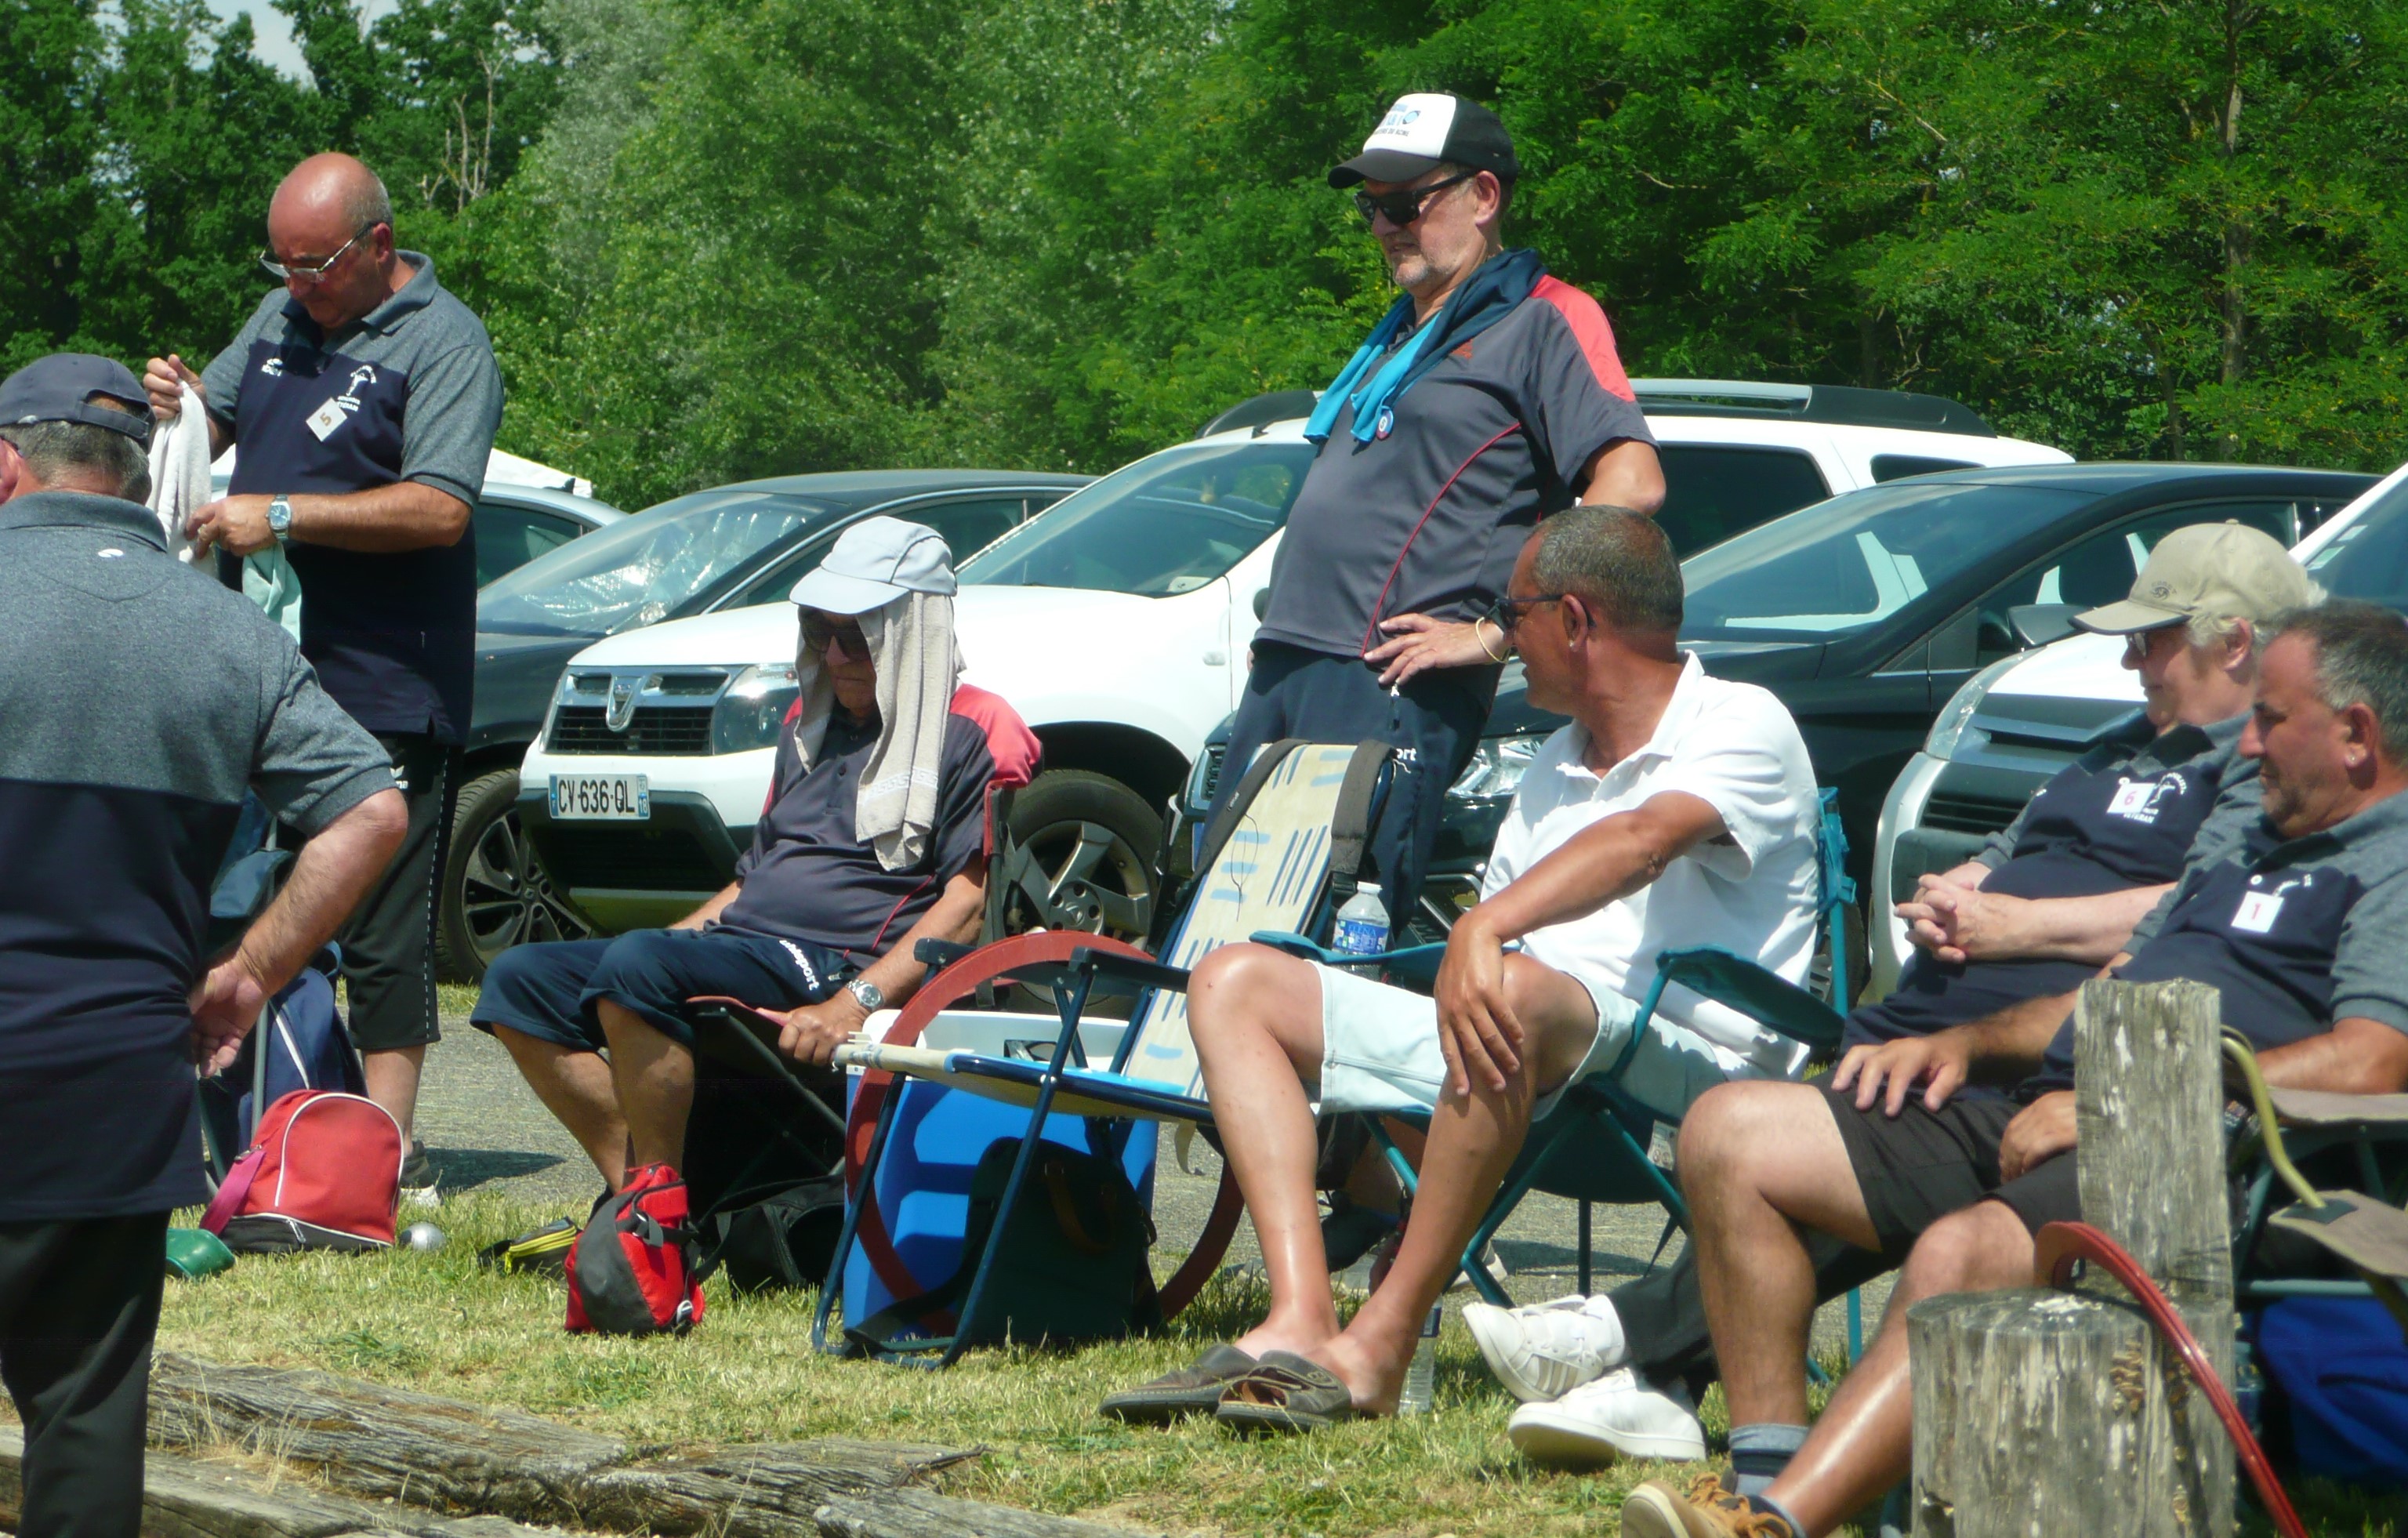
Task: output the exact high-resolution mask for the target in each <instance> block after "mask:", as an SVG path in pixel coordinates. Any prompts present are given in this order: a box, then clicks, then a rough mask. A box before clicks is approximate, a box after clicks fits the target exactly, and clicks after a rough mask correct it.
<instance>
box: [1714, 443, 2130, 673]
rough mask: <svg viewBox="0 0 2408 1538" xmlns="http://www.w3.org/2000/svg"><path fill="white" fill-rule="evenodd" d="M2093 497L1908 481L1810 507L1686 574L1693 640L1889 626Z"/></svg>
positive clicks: (1736, 541)
mask: <svg viewBox="0 0 2408 1538" xmlns="http://www.w3.org/2000/svg"><path fill="white" fill-rule="evenodd" d="M2092 499H2093V498H2092V496H2091V494H2089V493H2086V492H2071V491H2059V490H2056V489H2054V488H2050V487H2045V486H1985V485H1968V484H1965V483H1963V482H1938V483H1933V482H1899V483H1895V484H1891V485H1885V486H1871V487H1867V488H1866V489H1864V490H1862V491H1854V492H1848V493H1845V494H1843V495H1842V496H1834V497H1832V498H1831V499H1830V500H1829V501H1828V502H1817V503H1815V504H1814V505H1813V507H1810V508H1800V509H1799V510H1797V511H1796V512H1793V513H1790V514H1788V515H1786V516H1785V517H1781V518H1776V519H1774V520H1773V521H1772V522H1771V523H1769V524H1765V525H1760V526H1758V527H1756V528H1753V529H1750V530H1748V531H1747V532H1746V533H1744V534H1742V535H1739V536H1737V537H1736V538H1733V539H1726V540H1724V541H1723V542H1722V543H1721V544H1718V545H1715V546H1713V548H1711V549H1709V550H1705V551H1701V552H1699V553H1698V554H1696V555H1695V556H1692V557H1691V558H1690V559H1689V560H1688V561H1687V562H1685V563H1684V565H1683V567H1682V575H1683V577H1684V578H1685V579H1686V581H1687V583H1688V590H1689V593H1688V620H1687V623H1686V624H1684V625H1682V627H1681V634H1682V636H1683V637H1684V639H1687V640H1837V639H1839V638H1840V637H1842V636H1845V635H1849V634H1852V633H1854V632H1856V631H1858V630H1863V629H1866V628H1868V627H1870V626H1871V625H1877V624H1879V623H1880V622H1881V621H1883V620H1885V619H1887V618H1888V617H1889V616H1890V615H1892V614H1894V613H1896V612H1898V611H1899V610H1901V609H1903V608H1905V607H1906V606H1907V605H1908V604H1910V603H1913V602H1914V600H1915V599H1917V598H1919V597H1922V596H1923V595H1924V594H1925V593H1927V592H1928V591H1929V590H1930V589H1932V588H1934V587H1938V586H1941V585H1942V584H1944V583H1946V582H1948V581H1949V580H1950V579H1952V578H1954V577H1956V576H1957V575H1958V574H1960V573H1962V572H1964V571H1965V570H1967V569H1968V568H1971V567H1974V566H1976V565H1978V564H1980V563H1981V562H1982V561H1984V560H1985V558H1987V557H1988V556H1990V555H1991V554H1992V553H1994V552H1996V551H1997V550H1998V549H1999V548H2000V547H2001V546H2003V545H2008V544H2012V543H2014V541H2016V540H2018V539H2022V538H2024V537H2025V536H2026V535H2028V534H2031V533H2032V532H2034V531H2035V530H2038V529H2042V528H2045V527H2046V526H2048V525H2050V524H2052V523H2055V522H2056V521H2057V520H2058V519H2060V518H2063V517H2064V516H2066V515H2067V514H2068V513H2070V512H2071V511H2073V510H2075V509H2077V508H2079V507H2081V506H2082V505H2083V504H2084V503H2085V502H2088V501H2091V500H2092Z"/></svg>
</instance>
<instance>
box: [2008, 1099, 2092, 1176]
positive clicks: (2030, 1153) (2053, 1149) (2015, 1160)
mask: <svg viewBox="0 0 2408 1538" xmlns="http://www.w3.org/2000/svg"><path fill="white" fill-rule="evenodd" d="M2073 1128H2074V1121H2073V1091H2072V1090H2071V1089H2059V1090H2056V1091H2054V1092H2052V1093H2050V1094H2046V1095H2042V1097H2041V1098H2040V1099H2038V1100H2034V1101H2032V1102H2031V1104H2029V1105H2028V1106H2025V1107H2024V1108H2023V1109H2022V1110H2021V1111H2018V1112H2016V1113H2015V1119H2014V1120H2013V1121H2011V1122H2009V1123H2007V1129H2006V1131H2005V1132H2004V1133H2003V1134H2002V1135H2001V1136H2000V1139H1999V1178H2000V1180H2014V1179H2017V1178H2019V1177H2021V1176H2023V1175H2026V1174H2028V1173H2030V1172H2031V1170H2032V1167H2033V1166H2035V1165H2037V1164H2040V1163H2042V1162H2043V1161H2045V1160H2048V1159H2052V1158H2055V1157H2057V1155H2059V1154H2062V1153H2064V1152H2065V1151H2066V1150H2067V1149H2069V1148H2071V1147H2072V1146H2073V1142H2074V1136H2073Z"/></svg>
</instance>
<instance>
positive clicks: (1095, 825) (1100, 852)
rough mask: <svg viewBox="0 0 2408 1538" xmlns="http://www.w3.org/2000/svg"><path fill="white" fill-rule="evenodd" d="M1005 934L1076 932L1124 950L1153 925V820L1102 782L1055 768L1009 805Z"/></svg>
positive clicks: (1158, 830) (1156, 834)
mask: <svg viewBox="0 0 2408 1538" xmlns="http://www.w3.org/2000/svg"><path fill="white" fill-rule="evenodd" d="M1011 841H1012V843H1013V845H1014V846H1015V852H1014V854H1013V855H1012V857H1011V861H1010V862H1009V863H1008V865H1007V868H1006V869H1005V870H1004V871H1003V874H1002V879H1003V880H1004V882H1005V883H1006V884H1007V885H1006V890H1005V894H1004V901H1003V910H1004V932H1005V933H1007V934H1020V933H1023V932H1025V931H1026V930H1029V929H1083V930H1085V931H1086V932H1087V933H1089V934H1102V935H1111V937H1113V938H1114V939H1116V940H1125V941H1129V942H1130V943H1131V944H1142V943H1144V941H1145V936H1146V927H1147V926H1148V925H1149V924H1151V923H1152V922H1153V919H1154V855H1155V854H1156V852H1157V850H1158V849H1159V848H1160V846H1161V843H1162V815H1161V813H1159V812H1156V811H1155V810H1154V808H1153V807H1151V806H1148V805H1147V804H1146V802H1145V798H1143V797H1141V796H1140V795H1139V794H1138V793H1137V792H1135V791H1133V790H1131V789H1129V788H1128V786H1126V785H1125V784H1123V783H1120V782H1119V781H1118V780H1115V779H1112V778H1111V776H1109V775H1103V774H1096V773H1092V772H1090V771H1088V770H1086V769H1054V770H1053V771H1051V772H1049V773H1045V774H1040V775H1039V776H1038V777H1037V778H1036V780H1035V781H1034V782H1033V783H1030V784H1028V785H1027V786H1025V787H1024V788H1023V789H1022V790H1021V791H1020V793H1019V794H1018V795H1017V796H1015V797H1014V798H1012V803H1011Z"/></svg>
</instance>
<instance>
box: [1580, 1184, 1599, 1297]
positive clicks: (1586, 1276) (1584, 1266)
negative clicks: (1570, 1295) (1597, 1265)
mask: <svg viewBox="0 0 2408 1538" xmlns="http://www.w3.org/2000/svg"><path fill="white" fill-rule="evenodd" d="M1594 1206H1595V1203H1593V1202H1591V1201H1590V1200H1588V1198H1586V1197H1583V1198H1581V1204H1580V1286H1579V1288H1578V1289H1577V1290H1578V1291H1579V1293H1580V1295H1581V1296H1582V1297H1584V1298H1585V1297H1587V1296H1588V1289H1589V1288H1590V1287H1591V1286H1595V1285H1596V1277H1595V1275H1594V1274H1593V1263H1592V1261H1591V1259H1590V1257H1589V1226H1590V1222H1591V1209H1592V1208H1593V1207H1594Z"/></svg>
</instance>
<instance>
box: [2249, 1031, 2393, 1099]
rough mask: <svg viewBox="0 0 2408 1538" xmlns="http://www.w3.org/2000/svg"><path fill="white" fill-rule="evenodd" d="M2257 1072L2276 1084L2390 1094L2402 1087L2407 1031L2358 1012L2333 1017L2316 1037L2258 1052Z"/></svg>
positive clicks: (2333, 1091) (2347, 1092) (2330, 1091)
mask: <svg viewBox="0 0 2408 1538" xmlns="http://www.w3.org/2000/svg"><path fill="white" fill-rule="evenodd" d="M2257 1071H2258V1072H2260V1073H2262V1074H2264V1075H2265V1078H2266V1082H2267V1083H2268V1084H2270V1085H2273V1086H2274V1087H2275V1088H2277V1089H2317V1090H2323V1091H2324V1092H2326V1093H2327V1094H2332V1095H2396V1094H2398V1093H2400V1092H2401V1090H2402V1089H2403V1088H2408V1036H2403V1035H2402V1034H2401V1032H2399V1031H2397V1030H2394V1029H2393V1028H2390V1027H2389V1026H2386V1025H2383V1024H2381V1023H2380V1022H2378V1021H2374V1020H2369V1019H2366V1018H2363V1017H2362V1016H2361V1017H2352V1018H2350V1019H2345V1020H2339V1021H2336V1022H2334V1024H2333V1028H2332V1029H2330V1030H2329V1031H2327V1032H2326V1033H2325V1034H2323V1035H2321V1036H2311V1037H2309V1038H2308V1039H2307V1040H2305V1041H2303V1042H2291V1043H2290V1044H2289V1045H2287V1046H2279V1047H2269V1048H2267V1049H2266V1050H2265V1051H2263V1052H2261V1053H2259V1054H2258V1055H2257Z"/></svg>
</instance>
